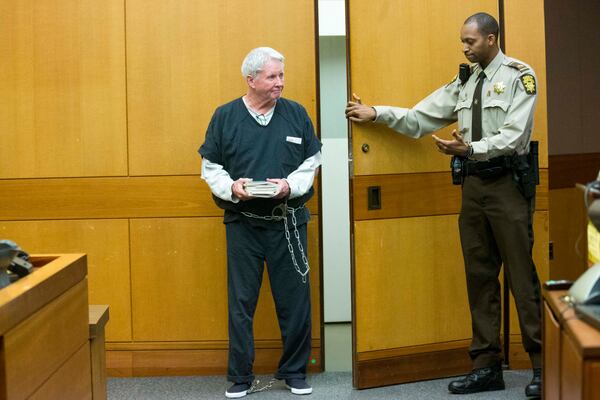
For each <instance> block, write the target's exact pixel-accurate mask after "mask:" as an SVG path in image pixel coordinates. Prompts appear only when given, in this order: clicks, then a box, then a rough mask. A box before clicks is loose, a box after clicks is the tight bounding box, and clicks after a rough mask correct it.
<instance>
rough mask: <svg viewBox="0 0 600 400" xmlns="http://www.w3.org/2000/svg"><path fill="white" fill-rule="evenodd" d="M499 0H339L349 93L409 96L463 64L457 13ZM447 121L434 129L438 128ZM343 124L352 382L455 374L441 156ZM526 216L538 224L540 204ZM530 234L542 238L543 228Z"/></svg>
mask: <svg viewBox="0 0 600 400" xmlns="http://www.w3.org/2000/svg"><path fill="white" fill-rule="evenodd" d="M499 4H500V3H499V2H498V1H494V0H477V1H470V2H463V1H459V0H453V1H446V0H430V1H417V0H406V1H393V0H379V1H376V2H374V1H369V0H348V1H347V12H348V18H347V20H348V54H349V56H348V57H349V89H350V90H349V93H353V92H354V93H356V94H358V95H359V96H360V97H361V98H362V100H363V102H364V103H365V104H369V105H396V106H404V107H411V106H413V105H414V104H416V103H417V102H418V101H419V100H421V99H422V98H424V97H425V96H426V95H428V94H429V93H431V92H432V91H433V90H435V89H437V88H438V87H440V86H443V85H444V84H446V83H448V82H450V81H451V80H452V79H453V78H454V76H455V75H456V73H457V72H458V65H459V64H460V63H462V62H466V60H465V58H464V56H463V54H462V51H461V43H460V40H459V35H460V28H461V26H462V24H463V22H464V20H465V19H466V18H467V17H468V16H470V15H472V14H474V13H476V12H479V11H484V12H488V13H490V14H492V15H494V16H496V17H498V15H499ZM542 23H543V17H542ZM543 108H544V113H545V105H544V107H543ZM544 118H545V114H544ZM455 126H456V125H454V124H453V125H451V126H450V127H447V128H445V129H443V130H441V131H439V132H438V133H437V134H438V135H439V136H441V137H446V138H448V137H450V133H451V131H452V129H453V128H454V127H455ZM350 132H351V135H350V137H351V145H350V147H351V149H350V151H351V155H350V159H351V160H352V161H351V163H352V165H351V171H352V174H351V202H352V206H351V210H352V212H351V214H352V217H351V218H352V224H351V229H352V246H353V266H352V290H353V323H354V325H353V384H354V386H355V387H357V388H367V387H374V386H382V385H389V384H395V383H401V382H408V381H414V380H421V379H431V378H437V377H444V376H452V375H459V374H462V373H465V372H467V371H469V370H470V368H471V361H470V359H469V357H468V346H469V343H470V340H471V320H470V314H469V307H468V301H467V290H466V281H465V275H464V266H463V258H462V253H461V249H460V241H459V237H458V212H459V209H460V202H461V192H460V187H457V186H453V185H452V184H451V177H450V173H449V162H450V159H449V157H448V156H445V155H443V154H441V153H439V152H437V151H436V150H437V149H436V147H435V145H434V143H433V139H431V137H425V138H422V139H420V140H414V139H410V138H408V137H405V136H403V135H400V134H397V133H395V132H393V131H392V130H390V129H388V128H386V127H384V126H383V125H379V124H365V125H357V124H351V128H350ZM544 135H545V133H544ZM543 146H545V142H544V143H543ZM542 153H543V155H545V148H544V150H542ZM544 165H545V164H544ZM370 195H371V196H374V197H373V200H374V201H373V202H371V204H370V202H369V196H370ZM377 199H379V202H378V201H376V200H377ZM377 203H379V204H377ZM541 203H542V204H543V205H544V204H545V203H544V201H543V199H542V202H541ZM377 206H379V207H380V208H377ZM546 208H547V207H546ZM535 223H536V229H538V230H542V231H543V230H544V229H545V230H546V232H547V213H544V214H539V213H538V214H536V221H535ZM540 236H541V237H540ZM537 239H538V246H544V245H545V246H547V234H546V235H545V236H544V235H539V236H537ZM546 264H547V261H546Z"/></svg>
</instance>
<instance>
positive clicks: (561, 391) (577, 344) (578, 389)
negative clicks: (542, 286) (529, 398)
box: [543, 290, 600, 400]
mask: <svg viewBox="0 0 600 400" xmlns="http://www.w3.org/2000/svg"><path fill="white" fill-rule="evenodd" d="M566 293H567V292H566V291H547V290H544V292H543V295H544V311H543V318H544V333H543V338H544V390H543V394H544V399H546V400H555V399H564V400H578V399H582V400H600V386H598V382H600V331H598V330H596V329H595V328H593V327H592V326H590V325H588V324H587V323H585V322H583V321H581V320H580V319H579V318H578V317H577V316H576V315H575V310H574V309H573V308H571V307H570V306H569V305H568V304H566V303H564V302H563V301H562V300H561V299H560V298H561V297H562V296H564V295H565V294H566Z"/></svg>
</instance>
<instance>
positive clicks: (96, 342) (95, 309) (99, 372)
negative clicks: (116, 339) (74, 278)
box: [89, 305, 108, 400]
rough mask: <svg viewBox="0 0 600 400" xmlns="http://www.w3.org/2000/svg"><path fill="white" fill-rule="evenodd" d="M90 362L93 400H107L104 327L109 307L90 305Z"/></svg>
mask: <svg viewBox="0 0 600 400" xmlns="http://www.w3.org/2000/svg"><path fill="white" fill-rule="evenodd" d="M89 317H90V323H89V326H90V360H91V366H92V399H93V400H106V352H105V350H104V337H105V336H104V327H105V326H106V323H107V322H108V306H107V305H90V312H89Z"/></svg>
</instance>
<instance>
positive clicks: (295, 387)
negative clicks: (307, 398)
mask: <svg viewBox="0 0 600 400" xmlns="http://www.w3.org/2000/svg"><path fill="white" fill-rule="evenodd" d="M285 384H286V386H287V388H288V389H290V390H291V391H292V393H293V394H311V393H312V387H310V385H309V384H308V383H306V381H305V380H304V379H301V378H291V379H286V380H285Z"/></svg>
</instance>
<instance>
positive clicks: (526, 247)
mask: <svg viewBox="0 0 600 400" xmlns="http://www.w3.org/2000/svg"><path fill="white" fill-rule="evenodd" d="M533 209H534V199H531V200H529V201H528V200H526V199H525V198H524V197H523V196H522V195H521V193H520V192H519V190H518V189H517V186H516V184H515V183H514V182H513V180H512V177H511V173H506V174H504V175H502V176H500V177H495V178H489V179H482V178H480V177H478V176H468V177H466V178H465V181H464V183H463V189H462V209H461V212H460V217H459V228H460V239H461V246H462V251H463V257H464V260H465V272H466V278H467V291H468V295H469V307H470V309H471V319H472V330H473V340H472V342H471V346H470V348H469V354H470V356H471V359H472V360H473V367H474V368H485V367H490V366H493V365H498V364H500V363H501V360H502V355H501V344H500V321H501V295H500V282H499V280H498V275H499V273H500V268H501V266H502V264H504V268H505V269H506V275H507V278H508V283H509V287H510V289H511V292H512V294H513V296H514V298H515V303H516V306H517V312H518V316H519V324H520V327H521V336H522V340H523V346H524V347H525V350H526V351H527V352H528V353H529V356H530V358H531V361H532V364H533V367H534V368H538V367H541V310H540V284H539V280H538V277H537V273H536V270H535V265H534V263H533V260H532V257H531V250H532V247H533V229H532V218H533Z"/></svg>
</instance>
